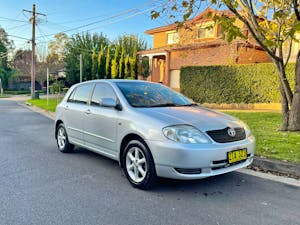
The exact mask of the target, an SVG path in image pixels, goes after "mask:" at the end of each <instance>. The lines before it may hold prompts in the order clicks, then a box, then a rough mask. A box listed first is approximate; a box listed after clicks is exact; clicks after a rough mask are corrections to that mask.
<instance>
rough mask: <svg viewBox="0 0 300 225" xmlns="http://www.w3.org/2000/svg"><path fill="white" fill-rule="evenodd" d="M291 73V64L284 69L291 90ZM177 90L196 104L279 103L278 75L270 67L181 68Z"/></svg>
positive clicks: (273, 68) (292, 81)
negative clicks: (178, 88)
mask: <svg viewBox="0 0 300 225" xmlns="http://www.w3.org/2000/svg"><path fill="white" fill-rule="evenodd" d="M294 70H295V64H294V63H291V64H289V65H288V66H287V70H286V71H287V77H288V80H289V81H290V82H291V85H292V88H293V86H294V74H295V73H294ZM180 90H181V92H182V93H183V94H184V95H186V96H188V97H189V98H191V99H193V100H194V101H195V102H199V103H204V102H206V103H278V102H280V92H279V78H278V73H277V70H276V68H275V66H274V65H273V64H271V63H259V64H248V65H230V66H188V67H182V68H181V73H180Z"/></svg>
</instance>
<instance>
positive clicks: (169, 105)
mask: <svg viewBox="0 0 300 225" xmlns="http://www.w3.org/2000/svg"><path fill="white" fill-rule="evenodd" d="M174 106H181V105H178V104H174V103H171V102H169V103H162V104H157V105H151V106H149V107H151V108H152V107H174Z"/></svg>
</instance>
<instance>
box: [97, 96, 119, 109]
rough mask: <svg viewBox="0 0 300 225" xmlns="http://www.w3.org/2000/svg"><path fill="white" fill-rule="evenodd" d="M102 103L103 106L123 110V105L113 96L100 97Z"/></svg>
mask: <svg viewBox="0 0 300 225" xmlns="http://www.w3.org/2000/svg"><path fill="white" fill-rule="evenodd" d="M100 105H101V106H103V107H109V108H115V109H117V110H122V107H121V105H120V104H119V103H118V102H117V101H116V100H115V99H113V98H102V99H100Z"/></svg>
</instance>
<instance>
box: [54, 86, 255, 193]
mask: <svg viewBox="0 0 300 225" xmlns="http://www.w3.org/2000/svg"><path fill="white" fill-rule="evenodd" d="M55 137H56V140H57V145H58V148H59V150H60V151H61V152H70V151H72V150H73V148H74V145H77V146H81V147H84V148H86V149H88V150H91V151H94V152H96V153H99V154H102V155H104V156H107V157H109V158H111V159H114V160H117V161H118V162H119V164H120V166H121V167H122V168H123V170H124V173H125V175H126V177H127V179H128V180H129V182H130V183H131V184H132V185H133V186H134V187H138V188H141V189H148V188H151V187H152V186H153V185H154V184H155V181H156V178H157V177H167V178H173V179H183V180H185V179H186V180H189V179H200V178H205V177H209V176H214V175H219V174H223V173H227V172H231V171H234V170H237V169H240V168H243V167H246V166H248V165H249V164H251V163H252V161H253V156H254V150H255V138H254V136H253V135H252V134H251V131H250V129H249V128H248V126H247V125H246V124H245V123H243V122H242V121H240V120H238V119H236V118H234V117H232V116H229V115H226V114H224V113H220V112H217V111H213V110H210V109H206V108H204V107H201V106H200V105H198V104H195V103H194V102H192V101H191V100H189V99H188V98H187V97H185V96H183V95H181V94H179V93H177V92H175V91H173V90H172V89H170V88H167V87H165V86H164V85H162V84H158V83H151V82H146V81H135V80H93V81H88V82H83V83H79V84H76V85H74V86H72V87H71V88H70V89H69V91H68V92H67V94H66V95H65V97H64V99H63V100H62V102H61V103H60V104H59V105H58V106H57V108H56V119H55Z"/></svg>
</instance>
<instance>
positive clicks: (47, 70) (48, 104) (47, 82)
mask: <svg viewBox="0 0 300 225" xmlns="http://www.w3.org/2000/svg"><path fill="white" fill-rule="evenodd" d="M48 105H49V68H48V67H47V106H48Z"/></svg>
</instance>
